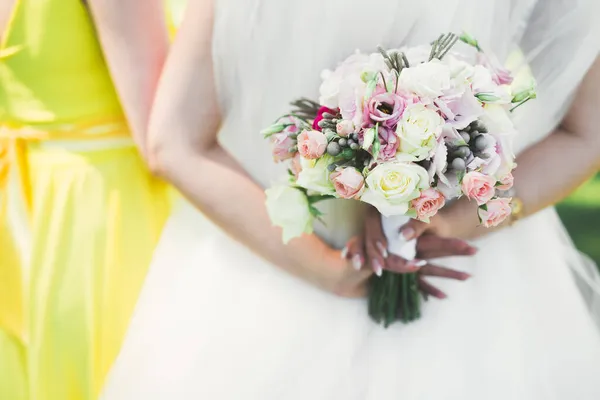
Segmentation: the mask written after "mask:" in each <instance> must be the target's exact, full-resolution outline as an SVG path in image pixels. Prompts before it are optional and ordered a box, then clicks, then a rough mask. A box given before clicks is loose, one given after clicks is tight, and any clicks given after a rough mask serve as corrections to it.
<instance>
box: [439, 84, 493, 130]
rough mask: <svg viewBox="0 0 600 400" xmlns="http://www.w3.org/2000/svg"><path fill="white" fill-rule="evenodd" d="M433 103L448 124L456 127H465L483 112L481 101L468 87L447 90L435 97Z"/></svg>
mask: <svg viewBox="0 0 600 400" xmlns="http://www.w3.org/2000/svg"><path fill="white" fill-rule="evenodd" d="M435 105H436V106H437V107H438V108H439V110H440V112H441V113H442V116H443V117H444V118H445V119H446V121H447V122H448V124H449V125H450V126H452V127H453V128H456V129H464V128H466V127H467V126H469V124H470V123H471V122H473V121H475V120H477V118H479V116H480V115H481V114H483V108H482V106H481V103H480V102H479V100H477V98H476V97H475V95H474V94H473V92H472V91H471V89H469V88H465V89H464V90H462V89H459V88H456V89H454V90H452V91H449V92H447V93H446V94H445V95H444V96H442V97H440V98H438V99H436V100H435Z"/></svg>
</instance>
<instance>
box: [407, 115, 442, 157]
mask: <svg viewBox="0 0 600 400" xmlns="http://www.w3.org/2000/svg"><path fill="white" fill-rule="evenodd" d="M443 126H444V120H443V119H442V117H440V115H439V114H438V113H437V112H435V111H434V110H431V109H429V108H427V107H425V106H424V105H422V104H414V105H411V106H409V107H408V108H406V110H405V111H404V114H403V115H402V120H401V121H400V123H399V124H398V127H397V128H396V133H397V134H398V137H399V138H400V148H399V149H398V152H399V153H403V154H408V155H410V156H412V157H413V159H414V161H420V160H424V159H426V158H427V157H429V155H430V154H431V153H432V152H433V151H434V150H435V148H436V146H437V139H438V137H439V136H440V134H441V133H442V128H443Z"/></svg>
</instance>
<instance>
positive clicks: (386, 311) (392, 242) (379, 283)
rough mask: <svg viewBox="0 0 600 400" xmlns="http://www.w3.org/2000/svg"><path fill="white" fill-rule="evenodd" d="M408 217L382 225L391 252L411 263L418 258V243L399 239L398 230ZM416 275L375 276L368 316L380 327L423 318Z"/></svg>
mask: <svg viewBox="0 0 600 400" xmlns="http://www.w3.org/2000/svg"><path fill="white" fill-rule="evenodd" d="M409 219H410V218H409V217H405V216H395V217H382V226H383V230H384V233H385V235H386V237H387V239H388V249H389V252H390V253H393V254H397V255H399V256H401V257H404V258H406V259H408V260H412V259H413V258H414V256H415V251H416V249H415V247H416V242H415V241H411V242H408V243H405V242H402V241H400V240H399V238H398V235H399V233H398V232H399V228H400V227H401V226H402V225H404V224H405V223H406V222H408V221H409ZM419 296H420V293H419V287H418V277H417V274H416V273H412V274H397V273H394V272H390V271H383V274H382V275H381V276H380V277H378V276H374V277H373V279H372V282H371V292H370V294H369V315H370V316H371V318H372V319H373V320H374V321H375V322H377V323H378V324H383V325H384V326H385V327H386V328H387V327H388V326H390V325H391V324H393V323H394V322H395V321H398V320H400V321H402V322H403V323H409V322H412V321H415V320H417V319H419V318H420V317H421V301H420V297H419Z"/></svg>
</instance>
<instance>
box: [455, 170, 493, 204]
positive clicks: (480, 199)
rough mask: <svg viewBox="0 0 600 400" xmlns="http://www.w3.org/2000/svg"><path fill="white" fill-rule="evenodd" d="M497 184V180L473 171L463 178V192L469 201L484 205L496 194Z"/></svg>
mask: <svg viewBox="0 0 600 400" xmlns="http://www.w3.org/2000/svg"><path fill="white" fill-rule="evenodd" d="M495 184H496V179H495V178H493V177H491V176H489V175H485V174H482V173H481V172H476V171H472V172H469V173H468V174H466V175H465V177H464V178H463V181H462V191H463V193H464V194H465V195H466V196H467V197H468V198H469V199H471V200H475V201H476V202H477V204H478V205H483V204H485V203H487V202H488V201H490V200H491V199H492V197H494V195H495V194H496V188H495V187H494V185H495Z"/></svg>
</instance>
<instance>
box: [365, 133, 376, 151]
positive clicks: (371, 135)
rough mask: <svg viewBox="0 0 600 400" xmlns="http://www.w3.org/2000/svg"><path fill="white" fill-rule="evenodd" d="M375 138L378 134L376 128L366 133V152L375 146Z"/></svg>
mask: <svg viewBox="0 0 600 400" xmlns="http://www.w3.org/2000/svg"><path fill="white" fill-rule="evenodd" d="M375 136H376V132H375V129H374V128H371V129H367V130H366V131H365V137H364V140H363V145H362V148H363V150H366V151H368V150H369V148H370V147H371V145H372V144H373V141H374V140H375Z"/></svg>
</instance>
